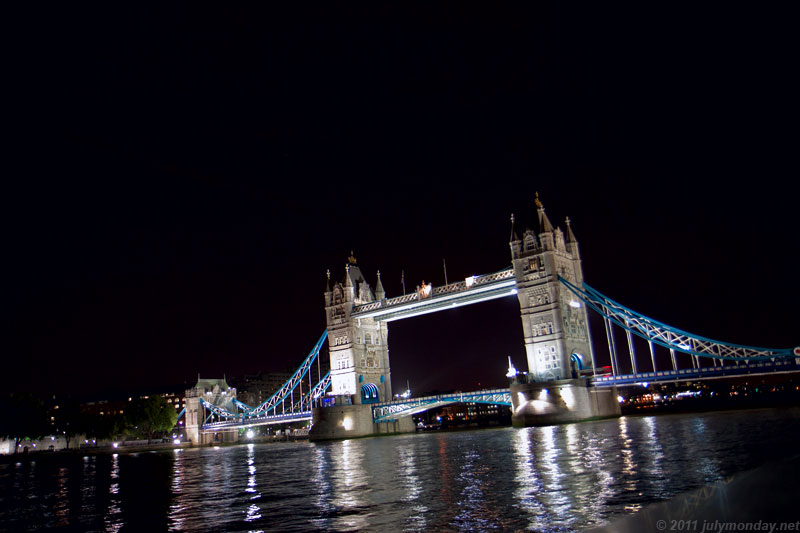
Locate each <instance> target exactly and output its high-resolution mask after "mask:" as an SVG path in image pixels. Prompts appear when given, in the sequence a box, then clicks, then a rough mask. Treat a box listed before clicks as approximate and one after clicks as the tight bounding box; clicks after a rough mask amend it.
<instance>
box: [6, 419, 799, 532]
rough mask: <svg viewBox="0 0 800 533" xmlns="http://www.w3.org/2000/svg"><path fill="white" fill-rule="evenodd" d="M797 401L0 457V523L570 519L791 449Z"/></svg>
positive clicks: (365, 523)
mask: <svg viewBox="0 0 800 533" xmlns="http://www.w3.org/2000/svg"><path fill="white" fill-rule="evenodd" d="M798 437H800V408H786V409H761V410H749V411H735V412H716V413H702V414H691V415H662V416H657V417H656V416H650V417H644V416H641V417H640V416H637V417H622V418H619V419H610V420H603V421H598V422H586V423H580V424H569V425H562V426H550V427H541V428H525V429H514V428H498V429H490V430H475V431H462V432H443V433H419V434H410V435H400V436H392V437H379V438H365V439H355V440H345V441H336V442H329V443H309V442H306V441H300V442H281V443H269V444H244V445H238V446H230V447H220V448H210V447H206V448H193V449H192V448H189V449H176V450H169V451H158V452H146V453H138V454H129V455H126V454H113V455H112V454H108V455H91V456H85V457H82V456H80V455H75V456H69V455H62V456H58V455H51V456H42V457H40V458H39V457H31V458H30V460H26V461H20V462H16V463H15V462H10V463H7V464H2V465H0V530H3V531H17V530H20V531H37V530H41V529H50V530H64V531H120V530H121V531H362V530H372V531H396V530H411V531H484V530H491V529H494V530H501V531H515V530H539V531H549V530H558V531H571V530H581V529H585V528H589V527H593V526H598V525H603V524H607V523H608V522H609V521H613V520H615V519H617V518H619V517H622V516H624V515H630V514H633V513H635V512H636V511H638V510H639V509H641V508H642V507H643V506H645V505H647V504H649V503H653V502H658V501H663V500H666V499H669V498H671V497H673V496H675V495H678V494H681V493H683V492H686V491H689V490H692V489H697V488H699V487H703V486H706V485H708V484H710V483H714V482H717V481H720V480H722V479H724V478H726V477H728V476H730V475H733V474H735V473H737V472H742V471H745V470H748V469H752V468H754V467H758V466H760V465H763V464H765V463H768V462H769V461H774V460H777V459H780V458H782V457H786V456H788V455H790V454H793V453H795V452H794V450H793V449H791V446H789V444H790V443H793V442H797V440H798Z"/></svg>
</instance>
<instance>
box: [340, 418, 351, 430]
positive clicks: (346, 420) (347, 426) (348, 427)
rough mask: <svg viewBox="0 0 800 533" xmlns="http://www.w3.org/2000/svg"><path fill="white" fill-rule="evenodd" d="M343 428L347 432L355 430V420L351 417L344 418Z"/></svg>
mask: <svg viewBox="0 0 800 533" xmlns="http://www.w3.org/2000/svg"><path fill="white" fill-rule="evenodd" d="M342 427H343V428H344V429H346V430H347V431H350V430H351V429H353V419H352V418H350V417H349V416H346V417H344V420H342Z"/></svg>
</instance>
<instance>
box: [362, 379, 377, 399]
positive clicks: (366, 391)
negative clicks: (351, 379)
mask: <svg viewBox="0 0 800 533" xmlns="http://www.w3.org/2000/svg"><path fill="white" fill-rule="evenodd" d="M379 401H380V398H379V397H378V387H376V386H375V384H374V383H366V384H364V385H362V386H361V403H378V402H379Z"/></svg>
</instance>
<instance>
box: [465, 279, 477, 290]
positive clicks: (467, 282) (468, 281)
mask: <svg viewBox="0 0 800 533" xmlns="http://www.w3.org/2000/svg"><path fill="white" fill-rule="evenodd" d="M464 283H466V284H467V288H468V289H469V288H470V287H472V285H473V284H474V283H475V276H470V277H468V278H464Z"/></svg>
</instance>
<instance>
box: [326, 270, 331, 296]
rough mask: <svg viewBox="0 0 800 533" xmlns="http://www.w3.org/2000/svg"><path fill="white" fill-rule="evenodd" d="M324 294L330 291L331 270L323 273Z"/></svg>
mask: <svg viewBox="0 0 800 533" xmlns="http://www.w3.org/2000/svg"><path fill="white" fill-rule="evenodd" d="M325 278H326V279H325V292H330V291H331V269H330V268H329V269H327V270H326V271H325Z"/></svg>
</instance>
